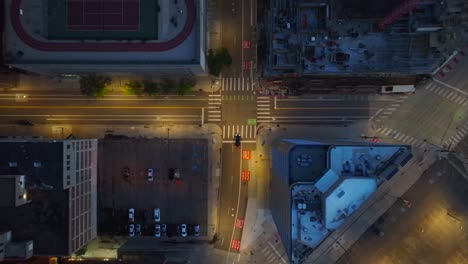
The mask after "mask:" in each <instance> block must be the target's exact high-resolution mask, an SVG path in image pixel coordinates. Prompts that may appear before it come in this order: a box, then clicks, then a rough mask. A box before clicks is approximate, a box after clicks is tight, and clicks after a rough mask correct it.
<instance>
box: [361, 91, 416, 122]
mask: <svg viewBox="0 0 468 264" xmlns="http://www.w3.org/2000/svg"><path fill="white" fill-rule="evenodd" d="M406 99H408V96H406V95H401V96H399V97H398V98H396V99H395V100H394V101H392V102H391V104H389V105H387V106H386V107H385V108H380V109H379V110H378V111H377V112H376V113H375V114H374V115H373V116H372V117H371V118H370V119H369V120H370V121H372V120H375V122H383V121H384V120H385V119H389V118H390V117H391V116H392V115H393V112H395V111H396V110H397V109H398V107H400V106H401V105H402V104H403V103H404V102H405V100H406Z"/></svg>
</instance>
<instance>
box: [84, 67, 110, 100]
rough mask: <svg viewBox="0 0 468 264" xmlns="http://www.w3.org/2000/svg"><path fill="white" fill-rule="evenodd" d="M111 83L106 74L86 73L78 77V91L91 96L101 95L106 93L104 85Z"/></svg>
mask: <svg viewBox="0 0 468 264" xmlns="http://www.w3.org/2000/svg"><path fill="white" fill-rule="evenodd" d="M110 83H111V78H110V77H108V76H100V75H96V74H94V73H93V74H88V75H84V76H81V77H80V91H81V93H82V94H84V95H87V96H93V97H102V96H104V95H105V94H106V92H107V90H106V86H108V85H109V84H110Z"/></svg>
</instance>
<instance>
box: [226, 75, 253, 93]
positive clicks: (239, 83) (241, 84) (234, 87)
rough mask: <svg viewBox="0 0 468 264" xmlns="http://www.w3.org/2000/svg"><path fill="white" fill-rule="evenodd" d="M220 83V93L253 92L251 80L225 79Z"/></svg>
mask: <svg viewBox="0 0 468 264" xmlns="http://www.w3.org/2000/svg"><path fill="white" fill-rule="evenodd" d="M221 83H222V84H221V90H222V91H251V92H253V91H255V81H254V80H253V79H251V78H242V77H225V78H223V79H222V82H221Z"/></svg>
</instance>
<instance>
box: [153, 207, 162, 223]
mask: <svg viewBox="0 0 468 264" xmlns="http://www.w3.org/2000/svg"><path fill="white" fill-rule="evenodd" d="M159 221H161V210H159V208H154V222H156V223H158V222H159Z"/></svg>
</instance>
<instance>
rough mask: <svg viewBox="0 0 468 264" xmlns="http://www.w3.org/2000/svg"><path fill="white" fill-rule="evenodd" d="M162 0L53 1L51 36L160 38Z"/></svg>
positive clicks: (49, 31) (111, 38)
mask: <svg viewBox="0 0 468 264" xmlns="http://www.w3.org/2000/svg"><path fill="white" fill-rule="evenodd" d="M159 9H160V8H159V6H158V0H49V1H48V12H47V14H48V19H47V21H48V38H49V39H83V40H84V39H96V40H132V39H140V40H156V39H158V13H159Z"/></svg>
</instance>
